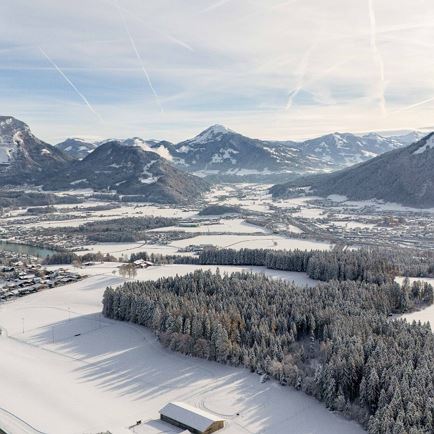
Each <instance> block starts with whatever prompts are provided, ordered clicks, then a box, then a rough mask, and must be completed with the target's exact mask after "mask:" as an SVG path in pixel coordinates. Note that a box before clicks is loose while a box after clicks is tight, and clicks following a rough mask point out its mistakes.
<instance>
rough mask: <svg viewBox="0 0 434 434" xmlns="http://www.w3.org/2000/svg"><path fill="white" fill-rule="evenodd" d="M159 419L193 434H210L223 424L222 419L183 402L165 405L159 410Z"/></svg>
mask: <svg viewBox="0 0 434 434" xmlns="http://www.w3.org/2000/svg"><path fill="white" fill-rule="evenodd" d="M160 419H161V420H163V421H165V422H168V423H170V424H172V425H175V426H177V427H179V428H182V429H186V430H188V431H190V432H191V433H193V434H210V433H213V432H216V431H218V430H219V429H222V428H223V427H224V424H225V421H224V420H223V419H222V418H219V417H216V416H214V415H212V414H210V413H208V412H207V411H204V410H200V409H198V408H196V407H193V406H192V405H189V404H185V403H183V402H170V403H169V404H167V405H166V406H165V407H163V408H162V409H161V410H160Z"/></svg>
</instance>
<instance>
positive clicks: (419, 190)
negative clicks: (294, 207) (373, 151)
mask: <svg viewBox="0 0 434 434" xmlns="http://www.w3.org/2000/svg"><path fill="white" fill-rule="evenodd" d="M433 168H434V133H431V134H429V135H428V136H426V137H424V138H423V139H422V140H419V141H418V142H416V143H413V144H412V145H410V146H407V147H404V148H401V149H396V150H393V151H390V152H387V153H385V154H382V155H380V156H378V157H376V158H373V159H371V160H369V161H366V162H364V163H360V164H358V165H355V166H352V167H349V168H347V169H343V170H340V171H338V172H334V173H330V174H322V175H315V176H308V177H304V178H301V179H300V180H298V181H295V182H290V183H286V184H280V185H275V186H274V187H272V189H271V193H272V194H273V196H275V197H283V196H287V195H288V194H290V193H291V190H292V189H293V188H294V187H303V186H305V187H307V186H309V187H311V189H310V191H311V192H312V193H313V194H318V195H322V196H327V195H330V194H339V195H344V196H347V198H349V199H353V200H365V199H373V198H375V199H381V200H385V201H388V202H397V203H401V204H403V205H408V206H414V207H421V208H427V207H434V169H433Z"/></svg>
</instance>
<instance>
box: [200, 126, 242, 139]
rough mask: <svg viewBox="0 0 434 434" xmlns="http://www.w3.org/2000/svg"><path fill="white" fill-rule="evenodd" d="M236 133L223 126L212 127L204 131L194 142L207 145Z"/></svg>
mask: <svg viewBox="0 0 434 434" xmlns="http://www.w3.org/2000/svg"><path fill="white" fill-rule="evenodd" d="M234 132H235V131H232V130H230V129H229V128H226V127H225V126H223V125H219V124H215V125H211V126H210V127H208V128H207V129H206V130H204V131H202V132H201V133H200V134H198V135H197V136H196V137H195V138H194V139H193V140H194V141H195V142H198V143H205V142H208V141H209V140H212V139H214V138H216V137H218V136H221V135H223V134H228V133H234Z"/></svg>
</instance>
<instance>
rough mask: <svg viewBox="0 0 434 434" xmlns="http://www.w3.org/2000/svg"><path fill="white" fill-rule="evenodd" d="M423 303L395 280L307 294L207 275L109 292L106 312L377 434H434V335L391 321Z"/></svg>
mask: <svg viewBox="0 0 434 434" xmlns="http://www.w3.org/2000/svg"><path fill="white" fill-rule="evenodd" d="M422 286H423V285H422ZM429 286H430V285H427V284H425V285H424V288H422V292H425V293H429V292H430V293H431V297H432V290H433V289H432V287H430V289H428V287H429ZM425 287H426V288H425ZM414 297H419V295H417V294H416V292H415V293H413V291H412V290H411V286H408V285H402V286H400V285H398V284H397V283H395V282H393V281H387V282H385V283H382V284H380V285H378V284H374V283H369V282H356V281H351V280H346V281H341V282H339V281H336V280H333V281H330V282H327V283H322V284H320V285H318V286H317V287H313V288H300V287H297V286H295V285H294V284H291V283H288V282H284V281H279V280H273V279H268V278H266V277H265V276H263V275H255V274H251V273H234V274H231V275H221V274H220V273H219V272H217V273H215V274H213V273H211V272H210V271H202V270H198V271H195V272H194V273H191V274H188V275H186V276H176V277H168V278H162V279H159V280H157V281H146V282H143V281H141V282H127V283H125V284H124V285H122V286H120V287H118V288H111V287H109V288H107V289H106V291H105V293H104V298H103V314H104V315H105V316H107V317H109V318H113V319H117V320H122V321H131V322H134V323H137V324H141V325H143V326H146V327H148V328H150V329H152V330H154V331H155V333H156V335H157V336H158V338H159V340H160V341H161V343H162V344H163V345H165V346H167V347H168V348H170V349H172V350H174V351H179V352H181V353H183V354H188V355H192V356H196V357H201V358H205V359H208V360H213V361H217V362H220V363H226V364H231V365H234V366H244V367H246V368H248V369H250V370H251V371H252V372H254V371H256V372H258V373H265V374H268V375H270V376H273V377H274V378H276V379H277V380H278V381H280V383H281V384H282V385H287V384H288V385H290V386H293V387H295V388H297V389H300V390H303V391H304V392H305V393H307V394H309V395H312V396H314V397H316V398H317V399H318V400H320V401H322V402H323V403H325V405H326V406H327V407H328V408H330V409H331V410H338V411H342V412H344V413H346V414H347V415H349V416H350V417H351V418H353V419H355V420H357V421H358V422H360V423H361V424H362V425H363V426H364V427H365V428H367V429H368V431H369V432H370V433H372V434H373V433H376V434H377V433H379V434H383V433H384V434H386V433H394V434H404V433H405V434H407V433H411V434H422V433H428V432H433V431H434V425H433V420H434V398H433V397H434V371H433V370H432V366H433V363H434V337H433V334H432V332H431V330H430V327H429V325H421V324H420V323H419V324H416V323H413V324H408V323H407V322H405V321H403V320H392V319H391V318H389V315H390V314H391V313H392V312H402V311H405V310H406V308H407V303H408V302H411V303H412V302H415V300H414Z"/></svg>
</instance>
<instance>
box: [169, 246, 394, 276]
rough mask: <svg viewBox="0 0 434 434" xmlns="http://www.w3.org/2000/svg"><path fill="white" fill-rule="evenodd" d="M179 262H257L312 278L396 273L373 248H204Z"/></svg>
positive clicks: (246, 263)
mask: <svg viewBox="0 0 434 434" xmlns="http://www.w3.org/2000/svg"><path fill="white" fill-rule="evenodd" d="M176 262H178V263H186V262H193V263H197V264H201V265H257V266H265V267H267V268H270V269H273V270H283V271H302V272H305V273H307V274H308V276H309V277H311V278H312V279H315V280H321V281H325V282H326V281H329V280H339V281H343V280H356V281H364V282H371V283H384V282H386V281H388V280H392V279H393V278H394V277H395V276H396V275H397V272H398V270H397V268H396V267H395V266H394V265H393V264H392V263H391V262H390V261H389V260H388V259H387V257H386V256H385V255H384V254H383V253H382V252H381V251H379V250H376V249H359V250H348V249H342V248H335V249H333V250H331V251H321V250H298V249H295V250H267V249H240V250H233V249H207V250H204V251H203V252H201V253H200V254H199V256H198V257H197V258H192V257H182V258H181V257H178V258H177V259H176Z"/></svg>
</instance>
